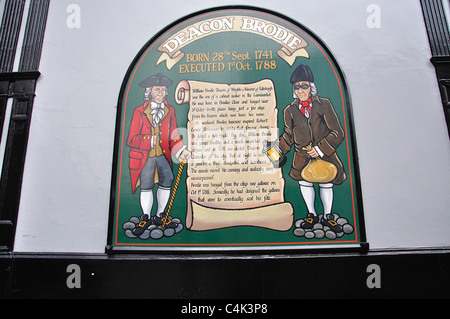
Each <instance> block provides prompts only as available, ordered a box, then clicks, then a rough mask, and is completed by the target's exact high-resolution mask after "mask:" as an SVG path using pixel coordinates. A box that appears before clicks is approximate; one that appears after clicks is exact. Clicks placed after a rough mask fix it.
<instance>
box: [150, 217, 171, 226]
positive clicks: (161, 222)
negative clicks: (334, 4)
mask: <svg viewBox="0 0 450 319" xmlns="http://www.w3.org/2000/svg"><path fill="white" fill-rule="evenodd" d="M167 218H169V223H168V224H166V226H165V227H166V228H177V224H176V223H174V222H173V221H172V220H171V219H170V217H169V216H167ZM153 222H154V223H155V225H158V226H162V225H163V224H164V223H163V220H162V218H161V217H159V216H155V217H153Z"/></svg>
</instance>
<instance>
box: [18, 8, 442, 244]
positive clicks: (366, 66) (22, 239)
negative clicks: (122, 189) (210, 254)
mask: <svg viewBox="0 0 450 319" xmlns="http://www.w3.org/2000/svg"><path fill="white" fill-rule="evenodd" d="M72 3H75V4H78V5H79V6H80V9H81V27H80V28H74V29H70V28H68V27H67V25H66V19H67V17H68V16H69V13H67V12H66V8H67V7H68V5H69V4H72ZM372 3H375V4H377V5H378V6H379V8H380V9H381V25H380V28H368V26H367V23H366V20H367V18H368V17H369V15H370V13H368V12H367V11H366V10H367V7H368V5H369V4H372ZM233 4H245V5H254V6H259V7H263V8H267V9H270V10H273V11H276V12H279V13H281V14H284V15H286V16H288V17H291V18H292V19H294V20H296V21H298V22H299V23H301V24H303V25H304V26H306V27H307V28H309V29H310V30H312V31H313V32H314V33H315V34H317V35H318V36H319V37H320V38H321V39H322V40H323V41H324V42H325V43H326V44H327V46H328V47H329V48H330V49H331V51H332V52H333V54H334V55H335V57H336V58H337V60H338V63H339V64H340V66H341V68H342V69H343V71H344V73H345V75H346V78H347V81H348V84H349V88H350V93H351V98H352V105H353V112H354V121H355V130H356V131H355V132H356V139H357V144H358V150H359V165H360V170H361V182H362V190H363V203H364V211H365V214H364V215H365V222H366V231H367V239H368V241H369V243H370V247H371V249H382V250H383V249H390V248H398V249H407V248H426V247H440V246H450V232H449V231H448V228H449V226H450V209H449V207H450V196H449V195H448V192H449V189H450V165H449V163H450V143H449V138H448V135H447V129H446V125H445V121H444V116H443V111H442V104H441V101H440V95H439V91H438V87H437V83H436V77H435V73H434V68H433V66H432V65H431V63H430V62H429V59H430V50H429V45H428V39H427V35H426V30H425V25H424V24H423V18H422V12H421V8H420V3H419V1H411V0H396V1H392V0H333V1H332V0H304V1H291V0H278V1H267V0H263V1H261V0H260V1H244V0H242V1H234V0H233V1H231V0H229V1H226V0H220V1H219V0H216V1H214V2H205V1H204V0H191V1H181V0H166V1H148V0H128V1H123V0H58V1H52V2H51V5H50V10H49V17H48V23H47V29H46V35H45V42H44V47H43V53H42V59H41V65H40V71H41V73H42V75H41V77H40V79H39V81H38V85H37V91H36V99H35V103H34V110H33V118H32V124H31V129H30V138H29V144H28V152H27V158H26V164H25V173H24V177H23V188H22V195H21V203H20V211H19V220H18V227H17V233H16V239H15V248H14V250H15V251H16V252H83V253H102V252H104V247H105V245H106V238H107V228H108V217H109V195H110V193H109V192H110V180H111V166H112V158H113V143H114V132H115V120H116V118H115V116H116V108H115V106H116V103H117V98H118V94H119V89H120V85H121V83H122V80H123V78H124V76H125V73H126V71H127V68H128V66H129V65H130V63H131V61H132V60H133V58H134V57H135V56H136V54H137V53H138V51H139V50H140V49H141V48H142V46H143V45H144V44H145V43H146V42H147V41H148V40H149V39H150V38H151V37H152V36H154V35H155V34H156V33H157V32H159V31H160V30H161V29H163V28H164V27H165V26H167V25H168V24H170V23H172V22H173V21H175V20H178V19H179V18H181V17H183V16H185V15H187V14H190V13H193V12H196V11H199V10H203V9H205V8H208V7H211V6H221V5H233Z"/></svg>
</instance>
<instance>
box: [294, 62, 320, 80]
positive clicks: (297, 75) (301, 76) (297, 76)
mask: <svg viewBox="0 0 450 319" xmlns="http://www.w3.org/2000/svg"><path fill="white" fill-rule="evenodd" d="M300 81H308V82H314V75H313V73H312V71H311V69H310V68H309V66H307V65H304V64H300V65H299V66H298V67H297V68H296V69H295V70H294V72H293V73H292V75H291V83H292V84H294V83H296V82H300Z"/></svg>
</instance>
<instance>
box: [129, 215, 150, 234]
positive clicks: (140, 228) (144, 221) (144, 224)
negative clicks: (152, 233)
mask: <svg viewBox="0 0 450 319" xmlns="http://www.w3.org/2000/svg"><path fill="white" fill-rule="evenodd" d="M140 220H141V221H140V222H139V224H137V226H136V228H135V229H133V231H132V233H133V235H135V236H140V235H142V233H143V232H144V230H146V229H147V228H148V226H150V224H151V219H149V218H148V215H146V214H144V215H142V216H141V217H140Z"/></svg>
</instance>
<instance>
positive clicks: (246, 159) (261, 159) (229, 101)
mask: <svg viewBox="0 0 450 319" xmlns="http://www.w3.org/2000/svg"><path fill="white" fill-rule="evenodd" d="M175 96H176V102H177V103H178V104H184V103H189V106H190V108H189V113H188V123H187V130H188V142H187V145H188V148H190V149H191V152H192V158H191V160H190V161H189V163H188V170H187V175H188V177H187V179H186V186H187V187H186V188H187V200H188V205H187V215H186V227H187V228H188V229H190V230H210V229H218V228H225V227H231V226H258V227H263V228H269V229H274V230H280V231H286V230H288V229H290V228H291V227H292V223H293V218H294V217H293V208H292V205H291V204H290V203H287V202H284V195H283V194H284V184H285V181H284V178H283V175H282V172H281V169H280V168H274V167H273V165H272V163H271V162H270V161H269V160H268V158H267V156H266V155H264V152H263V141H264V140H272V139H274V138H276V137H277V136H278V129H277V113H278V112H277V108H276V98H275V90H274V86H273V83H272V81H271V80H268V79H265V80H261V81H258V82H256V83H251V84H231V85H228V84H216V83H209V82H200V81H185V80H183V81H180V82H179V83H178V86H177V88H176V90H175Z"/></svg>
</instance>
